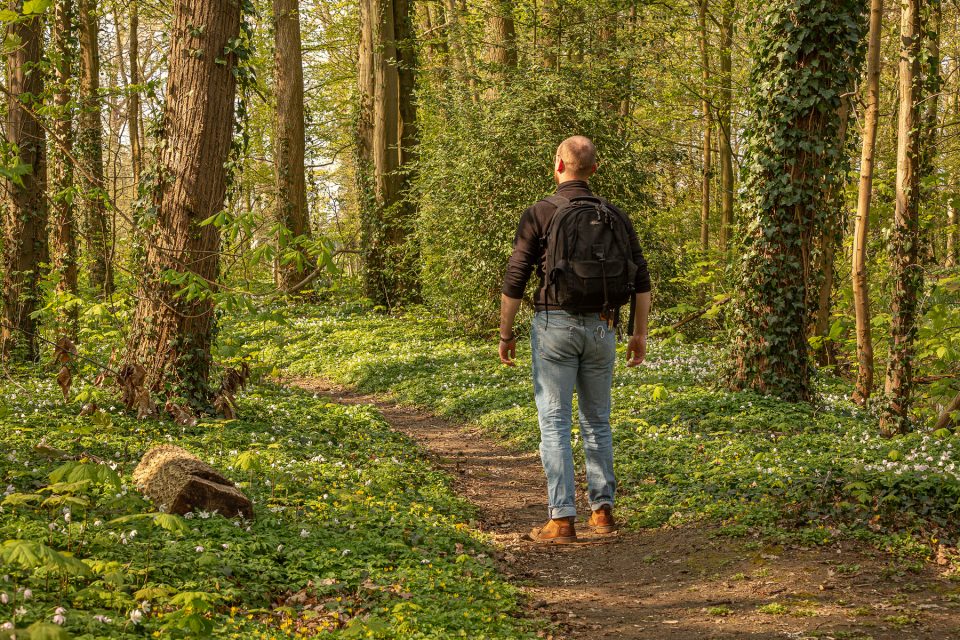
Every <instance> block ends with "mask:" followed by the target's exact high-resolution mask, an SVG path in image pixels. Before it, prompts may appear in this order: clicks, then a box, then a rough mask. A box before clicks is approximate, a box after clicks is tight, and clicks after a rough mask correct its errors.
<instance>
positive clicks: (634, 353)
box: [627, 334, 647, 367]
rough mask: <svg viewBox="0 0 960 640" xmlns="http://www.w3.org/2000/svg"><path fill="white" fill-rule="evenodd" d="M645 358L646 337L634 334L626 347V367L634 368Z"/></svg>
mask: <svg viewBox="0 0 960 640" xmlns="http://www.w3.org/2000/svg"><path fill="white" fill-rule="evenodd" d="M646 357H647V336H644V335H640V334H635V335H633V336H631V337H630V344H628V345H627V366H628V367H635V366H637V365H638V364H640V363H641V362H643V359H644V358H646Z"/></svg>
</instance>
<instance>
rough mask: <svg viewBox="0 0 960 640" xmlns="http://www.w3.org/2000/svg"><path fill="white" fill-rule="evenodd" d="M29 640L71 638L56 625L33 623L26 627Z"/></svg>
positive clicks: (63, 639) (64, 639) (67, 639)
mask: <svg viewBox="0 0 960 640" xmlns="http://www.w3.org/2000/svg"><path fill="white" fill-rule="evenodd" d="M27 633H28V634H29V638H30V640H69V639H70V638H72V637H73V636H71V635H70V634H69V633H67V630H66V629H64V628H63V627H61V626H60V625H58V624H52V623H50V622H40V621H37V622H34V623H33V624H32V625H30V626H29V627H27Z"/></svg>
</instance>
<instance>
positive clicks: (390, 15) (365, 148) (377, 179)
mask: <svg viewBox="0 0 960 640" xmlns="http://www.w3.org/2000/svg"><path fill="white" fill-rule="evenodd" d="M366 2H369V5H368V6H367V7H366V8H363V9H362V11H361V19H362V20H364V22H362V24H361V46H360V49H361V60H360V85H361V86H360V93H361V115H360V123H361V124H360V131H359V138H360V140H359V144H360V154H359V155H360V157H361V162H363V161H364V158H365V156H366V154H369V162H368V166H369V167H370V168H371V169H372V173H373V179H372V184H371V185H370V186H371V191H372V194H371V195H370V196H369V197H368V198H367V206H366V207H364V211H363V224H362V244H363V247H364V265H365V274H366V275H365V279H364V280H365V288H366V291H367V295H368V296H370V297H371V298H373V299H374V300H376V301H378V302H379V303H380V304H382V305H384V306H387V307H390V306H393V305H395V304H396V303H398V302H402V301H408V300H413V299H415V298H416V296H417V284H416V274H415V269H414V265H415V263H416V260H415V259H414V257H413V256H412V255H411V253H410V251H409V246H407V245H408V242H407V240H408V238H409V236H410V233H411V232H412V224H413V209H412V205H411V203H410V202H408V201H407V193H406V192H407V188H408V186H409V183H410V175H409V165H410V163H411V161H412V160H413V154H414V152H415V149H416V139H417V132H416V105H415V103H414V101H413V89H414V80H415V76H414V71H415V69H416V60H415V58H414V51H415V46H414V36H413V32H412V23H411V15H410V5H409V3H408V1H407V0H365V3H366ZM367 92H371V93H367ZM367 109H369V111H366V110H367Z"/></svg>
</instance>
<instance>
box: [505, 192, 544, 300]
mask: <svg viewBox="0 0 960 640" xmlns="http://www.w3.org/2000/svg"><path fill="white" fill-rule="evenodd" d="M540 253H541V247H540V233H539V230H538V229H537V224H536V219H535V217H534V215H533V207H531V208H529V209H527V210H526V211H524V212H523V215H522V216H520V224H519V225H518V226H517V234H516V235H515V236H514V238H513V253H512V254H510V260H509V261H508V262H507V272H506V274H505V275H504V276H503V289H502V291H503V295H505V296H507V297H508V298H514V299H517V300H519V299H520V298H523V292H524V290H525V289H526V288H527V281H528V280H529V279H530V274H531V273H533V269H534V267H536V265H537V262H538V261H539V260H540Z"/></svg>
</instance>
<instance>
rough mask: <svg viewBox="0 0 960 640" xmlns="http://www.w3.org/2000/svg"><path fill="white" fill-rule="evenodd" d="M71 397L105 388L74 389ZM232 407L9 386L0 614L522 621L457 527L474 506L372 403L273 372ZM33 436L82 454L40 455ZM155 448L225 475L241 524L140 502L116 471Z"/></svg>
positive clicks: (359, 623) (466, 632) (321, 625)
mask: <svg viewBox="0 0 960 640" xmlns="http://www.w3.org/2000/svg"><path fill="white" fill-rule="evenodd" d="M51 377H52V374H51ZM74 392H75V393H78V394H79V395H80V396H81V397H86V396H89V395H91V393H98V394H100V395H101V400H103V399H104V398H105V395H106V392H105V391H94V390H93V389H91V388H90V386H89V385H88V384H86V383H83V384H80V385H78V386H77V387H76V388H75V389H74ZM239 402H240V416H241V418H240V419H237V420H229V421H227V420H201V421H200V422H199V423H198V424H196V425H195V426H180V425H175V424H173V423H172V422H170V421H169V420H166V421H158V420H144V421H139V420H136V419H134V418H132V417H128V416H124V415H123V414H122V412H121V411H120V410H119V409H117V408H116V407H110V406H106V405H105V409H106V410H101V411H98V412H96V413H93V414H91V415H87V416H83V417H80V416H78V413H79V410H80V404H79V403H77V402H74V403H71V404H70V405H64V402H63V398H62V397H61V396H60V390H59V389H58V388H57V387H56V384H55V383H54V382H53V381H52V380H50V381H47V380H40V379H39V378H36V377H29V376H22V377H15V378H11V379H7V380H6V381H5V382H4V384H3V385H2V387H0V436H2V447H3V452H2V456H0V482H2V484H0V491H3V492H4V494H5V495H4V496H3V497H2V498H0V500H2V506H0V542H2V543H3V544H2V547H0V558H2V561H3V564H4V568H3V570H2V574H3V575H2V576H0V624H5V625H7V626H9V625H10V624H15V625H16V628H18V629H24V628H31V632H30V633H25V632H23V631H18V632H17V633H16V635H17V637H18V638H21V639H23V638H28V637H29V638H34V639H35V640H37V639H40V638H60V637H74V638H105V637H109V638H141V637H150V636H154V637H165V638H168V637H169V638H173V637H191V638H196V637H209V636H213V637H218V638H230V637H233V638H245V639H247V638H286V637H305V636H310V635H314V634H315V633H318V632H329V633H331V634H332V635H333V636H334V637H344V638H363V637H377V638H433V637H461V636H462V637H471V638H477V637H485V638H517V637H525V634H526V633H528V632H529V631H530V630H531V629H530V628H529V624H530V623H527V622H525V621H523V620H522V619H519V617H518V616H517V611H518V594H517V592H516V591H515V590H514V588H513V587H511V586H510V585H508V584H506V583H505V582H504V581H503V580H502V579H501V578H500V577H499V575H498V574H497V572H496V571H495V569H494V565H493V561H492V559H491V558H490V554H491V553H493V552H492V550H491V549H490V548H489V547H488V546H487V545H486V543H485V542H484V541H483V540H482V539H481V538H480V537H479V536H478V535H477V534H476V532H475V531H473V530H472V529H471V528H470V527H469V522H470V520H471V518H472V517H473V516H474V513H473V510H472V508H471V506H470V505H469V504H468V503H467V502H466V501H465V500H463V499H461V498H458V497H457V496H455V495H454V494H453V492H452V490H451V488H450V486H449V485H448V478H447V477H446V476H444V475H443V474H440V473H438V472H436V471H433V470H431V469H430V467H429V466H428V465H427V464H426V463H425V462H424V461H423V458H422V456H421V455H420V454H419V453H418V450H417V448H416V446H415V445H414V444H413V443H412V442H411V441H410V440H408V439H406V438H405V437H403V436H401V435H399V434H397V433H395V432H393V431H391V430H390V429H389V427H388V425H387V424H386V423H385V422H384V421H383V419H382V417H380V416H379V414H378V413H376V412H375V411H373V410H372V409H369V408H365V407H342V406H337V405H332V404H329V403H327V402H326V401H324V400H322V399H318V398H315V397H313V396H311V395H310V394H307V393H304V392H295V391H289V390H285V389H282V388H276V387H272V386H270V385H257V386H254V387H253V388H252V389H251V390H249V391H248V392H247V393H245V394H243V396H242V397H241V398H240V399H239ZM41 442H42V443H44V444H45V445H47V446H49V447H55V448H56V449H60V450H62V451H66V452H70V453H71V454H81V453H82V454H84V455H85V456H86V457H85V458H84V459H83V460H78V461H68V462H64V461H63V460H57V459H52V458H51V457H50V456H49V455H44V454H43V453H42V452H41V451H39V450H38V449H37V448H36V445H37V444H38V443H41ZM163 442H172V443H175V444H177V445H180V446H182V447H184V448H186V449H188V450H190V451H192V452H194V453H196V454H197V455H199V456H200V457H201V458H203V459H204V460H206V461H208V462H210V463H211V464H213V465H214V466H216V467H218V468H220V469H223V470H225V471H226V473H227V474H228V475H230V476H231V477H232V478H233V479H234V480H236V481H237V482H238V483H239V485H240V487H241V488H242V489H243V490H244V491H245V492H246V493H247V494H248V495H249V496H250V497H251V498H252V499H253V500H254V503H255V514H256V517H255V519H254V520H253V521H252V522H245V521H241V520H237V519H233V520H231V519H227V518H223V517H220V516H219V515H216V514H206V513H196V514H188V516H192V517H179V516H170V515H166V514H157V513H156V510H155V508H154V507H153V506H151V505H150V504H149V503H148V502H147V501H145V500H144V499H143V498H142V497H140V495H139V494H138V493H137V492H136V491H134V490H133V488H132V487H131V478H130V473H131V471H132V470H133V468H134V466H135V464H136V462H137V461H138V460H139V458H140V456H141V455H142V453H143V452H144V451H145V450H146V449H147V448H148V447H149V446H150V445H152V444H155V443H163ZM97 461H102V464H100V463H98V462H97ZM3 634H4V631H2V630H0V637H2V636H3ZM7 635H9V633H7Z"/></svg>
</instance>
